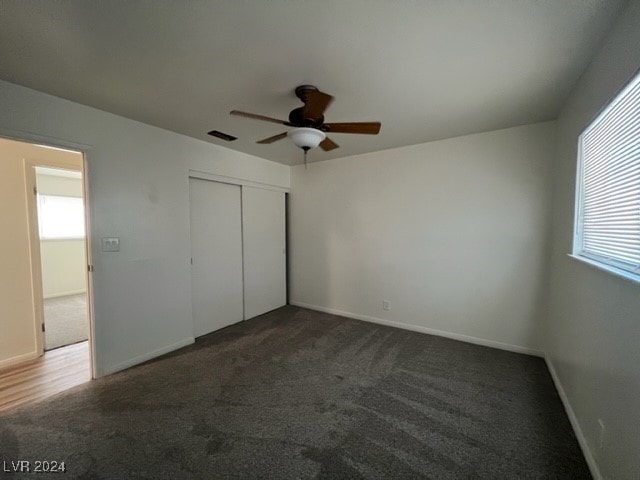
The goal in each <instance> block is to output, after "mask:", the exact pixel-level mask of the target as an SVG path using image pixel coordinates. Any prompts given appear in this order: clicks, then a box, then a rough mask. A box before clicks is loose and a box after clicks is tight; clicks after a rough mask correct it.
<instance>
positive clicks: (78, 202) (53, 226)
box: [38, 195, 84, 240]
mask: <svg viewBox="0 0 640 480" xmlns="http://www.w3.org/2000/svg"><path fill="white" fill-rule="evenodd" d="M38 225H39V227H40V238H41V239H43V240H53V239H56V240H57V239H73V238H84V206H83V204H82V198H78V197H62V196H56V195H38Z"/></svg>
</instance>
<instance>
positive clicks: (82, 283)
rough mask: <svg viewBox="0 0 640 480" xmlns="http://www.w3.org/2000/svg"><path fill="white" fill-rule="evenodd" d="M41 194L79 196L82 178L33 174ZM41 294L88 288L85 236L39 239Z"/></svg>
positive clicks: (55, 294)
mask: <svg viewBox="0 0 640 480" xmlns="http://www.w3.org/2000/svg"><path fill="white" fill-rule="evenodd" d="M36 183H37V185H38V192H39V193H40V194H41V195H58V196H66V197H80V198H82V179H81V178H68V177H58V176H54V175H44V174H36ZM40 261H41V264H42V294H43V296H44V298H53V297H60V296H63V295H71V294H75V293H82V292H85V291H86V290H87V286H86V282H87V261H86V260H85V245H84V239H78V238H74V239H55V240H52V239H44V240H40Z"/></svg>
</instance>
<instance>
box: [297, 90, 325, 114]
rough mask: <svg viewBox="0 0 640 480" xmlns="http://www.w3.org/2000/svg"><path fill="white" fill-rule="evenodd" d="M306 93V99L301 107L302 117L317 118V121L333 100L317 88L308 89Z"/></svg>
mask: <svg viewBox="0 0 640 480" xmlns="http://www.w3.org/2000/svg"><path fill="white" fill-rule="evenodd" d="M307 95H308V96H307V101H306V102H305V104H304V107H303V109H302V117H303V118H304V119H309V120H316V119H319V121H322V114H323V113H324V111H325V110H326V109H327V107H328V106H329V104H330V103H331V101H332V100H333V97H332V96H331V95H328V94H326V93H322V92H321V91H319V90H313V91H310V92H309V93H308V94H307Z"/></svg>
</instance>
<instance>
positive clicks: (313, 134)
mask: <svg viewBox="0 0 640 480" xmlns="http://www.w3.org/2000/svg"><path fill="white" fill-rule="evenodd" d="M287 136H288V137H289V138H290V139H291V141H292V142H293V143H294V144H295V146H296V147H298V148H301V149H303V150H311V149H313V148H316V147H317V146H318V145H320V142H322V141H323V140H324V139H325V138H326V137H327V136H326V135H325V133H324V132H323V131H322V130H318V129H317V128H309V127H300V128H294V129H291V130H289V132H288V133H287Z"/></svg>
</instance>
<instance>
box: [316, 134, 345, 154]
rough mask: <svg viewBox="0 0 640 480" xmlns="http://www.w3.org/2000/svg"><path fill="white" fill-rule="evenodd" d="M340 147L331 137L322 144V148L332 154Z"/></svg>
mask: <svg viewBox="0 0 640 480" xmlns="http://www.w3.org/2000/svg"><path fill="white" fill-rule="evenodd" d="M339 146H340V145H338V144H337V143H336V142H334V141H333V140H331V139H330V138H329V137H326V138H325V139H324V140H323V141H321V142H320V148H321V149H322V150H324V151H325V152H330V151H331V150H335V149H336V148H338V147H339Z"/></svg>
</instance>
